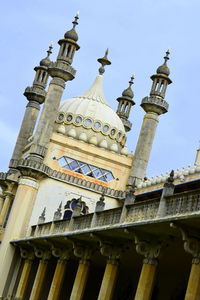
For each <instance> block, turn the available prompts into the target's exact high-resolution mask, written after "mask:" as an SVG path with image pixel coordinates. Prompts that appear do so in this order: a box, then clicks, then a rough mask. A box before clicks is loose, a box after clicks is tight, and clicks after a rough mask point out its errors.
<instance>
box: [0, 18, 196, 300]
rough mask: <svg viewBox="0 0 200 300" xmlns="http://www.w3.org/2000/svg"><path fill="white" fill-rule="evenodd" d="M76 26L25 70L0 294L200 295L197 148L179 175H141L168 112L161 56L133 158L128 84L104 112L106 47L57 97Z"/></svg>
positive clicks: (0, 217)
mask: <svg viewBox="0 0 200 300" xmlns="http://www.w3.org/2000/svg"><path fill="white" fill-rule="evenodd" d="M77 21H78V16H76V17H75V20H74V21H73V28H72V29H71V30H69V31H67V32H66V33H65V35H64V38H63V39H60V40H59V42H58V43H59V45H60V50H59V53H58V56H57V60H56V61H55V62H52V61H51V60H50V54H51V50H52V47H51V46H50V48H49V50H48V51H47V57H45V58H44V59H42V60H41V61H40V64H39V66H37V67H35V71H36V74H35V78H34V81H33V85H32V86H31V87H27V88H26V89H25V92H24V95H25V97H26V98H27V100H28V104H27V106H26V110H25V114H24V119H23V121H22V125H21V128H20V131H19V135H18V138H17V141H16V145H15V148H14V152H13V155H12V158H11V160H10V165H9V171H8V172H7V173H0V186H1V196H0V197H1V198H0V199H1V202H0V205H1V206H0V230H1V231H0V232H1V236H0V239H1V245H0V272H1V273H0V274H1V280H0V299H2V300H6V299H15V300H17V299H18V300H19V299H31V300H39V299H40V300H41V299H42V300H45V299H48V300H50V299H53V300H57V299H61V300H62V299H63V300H64V299H65V300H66V299H70V300H75V299H76V300H79V299H86V300H89V299H91V300H94V299H98V300H110V299H116V300H117V299H118V300H119V299H127V300H128V299H137V300H144V299H145V300H147V299H158V300H161V299H162V300H170V299H176V300H178V299H193V300H194V299H195V300H197V299H200V264H199V263H200V259H199V251H200V250H199V249H200V242H199V225H200V218H199V211H200V192H199V183H200V152H199V150H198V151H197V157H196V160H195V163H194V166H192V167H190V168H185V169H183V170H179V171H175V172H174V171H172V172H171V173H170V174H166V175H164V176H157V177H155V178H152V179H147V178H146V177H145V176H146V168H147V164H148V161H149V156H150V152H151V147H152V143H153V139H154V135H155V132H156V127H157V124H158V119H159V116H160V115H161V114H164V113H166V112H167V110H168V103H167V102H166V101H165V93H166V90H167V87H168V85H169V84H171V82H172V81H171V79H170V78H169V75H170V71H169V68H168V66H167V61H168V59H169V52H168V51H167V52H166V56H165V57H164V63H163V64H162V65H161V66H160V67H158V69H157V71H156V74H154V75H152V76H151V79H152V88H151V91H150V95H149V96H148V97H145V98H144V99H143V100H142V103H141V107H142V108H143V109H144V111H145V115H144V119H143V123H142V125H141V131H140V134H139V137H138V143H137V147H136V150H135V153H134V155H132V154H130V153H129V151H128V149H127V147H126V132H128V131H129V130H130V129H131V125H132V124H131V122H130V120H129V114H130V110H131V107H132V106H133V105H134V101H133V98H134V94H133V91H132V84H133V77H131V79H130V81H129V86H128V88H127V89H125V90H124V91H123V92H122V95H121V96H120V97H119V98H118V99H117V101H118V102H119V104H118V109H117V112H114V111H113V109H112V108H111V107H110V106H109V104H108V103H107V101H106V99H105V97H104V93H103V87H102V81H103V73H104V71H105V66H106V65H110V64H111V62H110V61H109V59H108V57H107V56H108V51H106V53H105V56H104V57H102V58H99V59H98V62H99V63H100V65H101V66H100V68H99V74H98V75H97V77H96V79H95V81H94V83H93V84H92V86H91V88H90V89H89V90H88V91H86V92H85V93H84V94H82V95H81V96H79V97H75V98H72V99H70V100H67V101H63V102H60V101H61V97H62V94H63V91H64V89H65V83H66V82H67V81H71V80H73V79H74V77H75V73H76V71H75V70H74V68H73V67H72V65H71V64H72V62H73V59H74V55H75V53H76V51H77V50H79V45H78V43H77V41H78V35H77V32H76V25H77V24H78V22H77ZM49 77H51V78H52V79H51V81H50V83H49V85H48V79H49ZM47 85H48V90H47V91H46V87H47ZM41 106H42V112H41V114H40V117H39V121H38V123H37V119H38V114H39V110H40V107H41Z"/></svg>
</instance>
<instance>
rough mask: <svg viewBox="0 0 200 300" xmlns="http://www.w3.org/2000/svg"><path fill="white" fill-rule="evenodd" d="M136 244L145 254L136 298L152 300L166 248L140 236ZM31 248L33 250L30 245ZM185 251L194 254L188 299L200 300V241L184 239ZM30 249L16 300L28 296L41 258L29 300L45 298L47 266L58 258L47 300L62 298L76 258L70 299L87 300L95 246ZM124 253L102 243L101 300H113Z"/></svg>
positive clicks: (99, 299) (22, 254) (116, 247)
mask: <svg viewBox="0 0 200 300" xmlns="http://www.w3.org/2000/svg"><path fill="white" fill-rule="evenodd" d="M135 244H136V251H137V253H139V254H141V255H143V257H144V259H143V265H142V268H141V272H140V276H139V281H138V284H137V290H136V293H135V296H133V299H135V300H150V299H151V298H152V293H153V289H154V283H155V278H156V272H157V266H158V263H159V262H158V257H159V255H160V252H162V248H163V247H165V245H164V244H163V243H160V242H157V243H155V242H154V243H152V242H149V241H148V242H147V241H144V240H140V239H139V238H138V237H135ZM28 247H30V245H29V246H28ZM184 248H185V250H186V251H187V252H189V253H190V254H192V255H193V259H192V266H191V272H190V275H189V279H188V285H187V291H186V294H185V300H189V299H190V300H197V299H200V242H199V241H198V240H196V239H193V238H192V239H191V238H188V239H187V240H184ZM194 248H195V252H194ZM27 249H28V248H26V249H22V248H21V257H22V258H23V259H24V262H23V268H22V271H21V275H20V278H19V282H18V286H17V291H16V294H15V298H14V299H15V300H23V299H25V298H24V297H25V295H26V291H27V286H28V283H29V280H30V274H31V268H32V266H33V264H34V259H35V258H39V264H38V268H37V272H36V275H35V278H34V282H33V284H32V290H31V293H30V298H29V299H30V300H39V299H43V298H42V292H43V288H44V286H45V284H46V281H45V278H46V275H47V266H48V264H50V263H51V262H50V259H51V257H52V256H53V257H56V258H57V263H56V267H55V271H54V274H53V276H52V281H51V286H50V288H49V291H48V297H47V300H58V299H60V298H59V296H60V292H61V289H62V284H63V281H64V277H65V272H66V270H67V267H68V263H69V260H70V258H71V257H72V256H76V257H78V259H79V262H78V268H77V271H76V276H75V279H74V282H73V287H72V290H71V295H70V297H69V300H81V299H84V293H85V289H86V284H87V281H88V275H89V270H90V266H91V258H92V256H93V254H94V252H95V251H96V249H95V248H94V247H93V246H92V244H91V245H88V244H83V243H78V244H77V242H76V243H74V242H73V246H72V247H69V249H66V248H62V249H61V248H54V247H51V249H50V248H49V249H46V250H44V249H38V248H33V249H31V248H29V249H28V250H27ZM123 250H124V249H123V247H121V246H119V245H117V244H115V243H114V244H113V243H111V242H110V241H109V242H108V241H105V242H104V241H100V247H99V251H100V253H101V254H102V255H103V256H105V257H106V265H105V269H104V274H103V277H102V281H101V286H100V290H99V292H98V298H97V300H111V299H113V296H114V292H115V288H116V282H117V277H118V273H119V261H120V257H121V254H122V251H123ZM45 299H46V298H45Z"/></svg>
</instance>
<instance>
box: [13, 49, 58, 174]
mask: <svg viewBox="0 0 200 300" xmlns="http://www.w3.org/2000/svg"><path fill="white" fill-rule="evenodd" d="M51 50H52V46H50V47H49V50H48V51H47V57H45V58H44V59H42V60H41V61H40V65H39V66H37V67H35V69H34V70H35V71H36V74H35V78H34V81H33V85H32V86H31V87H27V88H26V89H25V92H24V96H25V97H26V98H27V100H28V104H27V106H26V111H25V114H24V118H23V121H22V124H21V128H20V131H19V135H18V138H17V141H16V145H15V148H14V151H13V155H12V159H11V161H10V166H9V167H10V168H11V169H13V168H14V167H15V160H18V159H20V158H21V156H22V152H23V149H24V147H25V146H26V144H27V143H28V139H29V137H30V136H32V134H33V131H34V128H35V124H36V121H37V118H38V113H39V110H40V105H41V104H42V103H43V102H44V100H45V97H46V91H45V88H46V85H47V80H48V77H49V74H48V67H49V65H50V63H51V61H50V59H49V56H50V54H51V53H52V52H51Z"/></svg>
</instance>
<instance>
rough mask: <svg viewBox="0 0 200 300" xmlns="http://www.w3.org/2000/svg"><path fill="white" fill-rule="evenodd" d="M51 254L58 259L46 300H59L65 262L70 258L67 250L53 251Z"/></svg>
mask: <svg viewBox="0 0 200 300" xmlns="http://www.w3.org/2000/svg"><path fill="white" fill-rule="evenodd" d="M52 254H53V255H54V256H56V257H58V258H59V259H58V262H57V265H56V269H55V273H54V276H53V280H52V283H51V287H50V291H49V295H48V299H47V300H59V296H60V292H61V288H62V284H63V280H64V275H65V271H66V265H67V260H68V259H69V257H70V252H69V251H68V250H60V249H54V250H53V251H52Z"/></svg>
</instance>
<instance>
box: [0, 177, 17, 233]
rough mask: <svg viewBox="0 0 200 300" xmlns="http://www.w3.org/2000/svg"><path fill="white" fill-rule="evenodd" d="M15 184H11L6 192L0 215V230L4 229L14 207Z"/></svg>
mask: <svg viewBox="0 0 200 300" xmlns="http://www.w3.org/2000/svg"><path fill="white" fill-rule="evenodd" d="M13 186H14V184H13V183H10V184H9V185H8V189H7V190H6V191H5V192H4V195H5V200H4V203H3V207H2V210H1V213H0V228H3V227H4V222H5V221H6V217H7V216H8V213H9V209H10V208H11V205H12V201H13V198H14V194H13V191H12V190H13Z"/></svg>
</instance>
